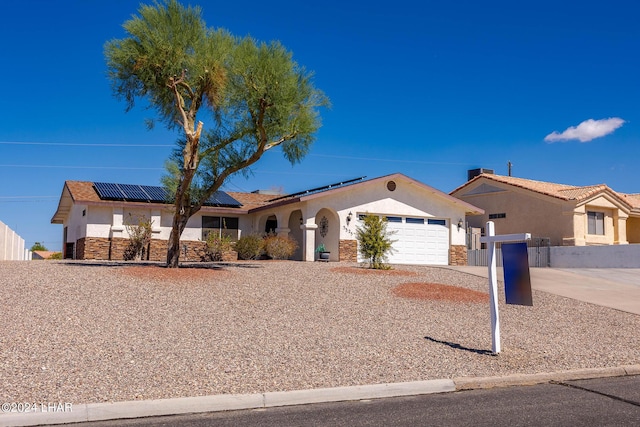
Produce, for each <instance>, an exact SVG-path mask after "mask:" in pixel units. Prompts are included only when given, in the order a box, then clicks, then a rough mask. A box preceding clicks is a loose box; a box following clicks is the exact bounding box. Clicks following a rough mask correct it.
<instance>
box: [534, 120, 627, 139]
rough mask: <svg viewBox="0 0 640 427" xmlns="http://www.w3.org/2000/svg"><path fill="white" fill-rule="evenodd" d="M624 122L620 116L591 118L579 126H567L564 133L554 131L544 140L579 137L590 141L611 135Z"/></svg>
mask: <svg viewBox="0 0 640 427" xmlns="http://www.w3.org/2000/svg"><path fill="white" fill-rule="evenodd" d="M624 123H625V121H624V120H622V119H621V118H619V117H610V118H608V119H601V120H593V119H589V120H585V121H584V122H582V123H580V124H579V125H578V126H571V127H570V128H567V129H566V130H565V131H564V132H562V133H558V131H553V132H551V133H550V134H549V135H547V136H545V137H544V140H545V141H547V142H557V141H570V140H572V139H577V140H578V141H580V142H589V141H591V140H592V139H596V138H600V137H601V136H605V135H609V134H610V133H612V132H613V131H615V130H616V129H618V128H619V127H620V126H622V125H623V124H624Z"/></svg>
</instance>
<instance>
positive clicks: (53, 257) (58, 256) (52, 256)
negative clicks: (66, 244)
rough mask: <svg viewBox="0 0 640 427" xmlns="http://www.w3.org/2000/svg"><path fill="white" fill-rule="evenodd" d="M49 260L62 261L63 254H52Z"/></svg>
mask: <svg viewBox="0 0 640 427" xmlns="http://www.w3.org/2000/svg"><path fill="white" fill-rule="evenodd" d="M49 259H62V252H55V253H53V254H51V256H50V257H49Z"/></svg>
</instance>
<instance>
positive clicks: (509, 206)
mask: <svg viewBox="0 0 640 427" xmlns="http://www.w3.org/2000/svg"><path fill="white" fill-rule="evenodd" d="M450 194H451V195H452V196H454V197H457V198H458V199H460V200H464V201H465V202H467V203H472V204H473V205H475V206H479V207H480V208H482V209H484V211H485V212H484V214H483V215H480V216H474V217H468V218H467V224H468V226H469V227H473V228H483V227H484V226H485V224H486V222H487V221H493V222H494V223H495V228H496V233H498V234H511V233H531V234H532V235H533V236H534V237H548V238H550V240H551V245H552V246H584V245H613V244H627V243H640V194H622V193H617V192H616V191H614V190H612V189H611V188H609V187H608V186H606V185H604V184H600V185H591V186H585V187H580V186H575V185H564V184H554V183H550V182H542V181H534V180H530V179H523V178H515V177H512V176H501V175H494V174H487V173H482V174H480V175H478V176H476V177H474V178H473V179H470V180H469V181H468V182H467V183H465V184H464V185H462V186H460V187H458V188H457V189H455V190H454V191H452V192H451V193H450Z"/></svg>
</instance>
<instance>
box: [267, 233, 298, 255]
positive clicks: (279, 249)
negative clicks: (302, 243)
mask: <svg viewBox="0 0 640 427" xmlns="http://www.w3.org/2000/svg"><path fill="white" fill-rule="evenodd" d="M297 248H298V242H296V241H295V240H293V239H292V238H291V237H288V236H287V237H283V236H276V235H273V234H269V235H268V236H267V237H265V238H264V250H265V252H266V253H267V255H268V256H270V257H271V258H273V259H288V258H289V257H290V256H291V255H293V253H294V252H295V251H296V249H297Z"/></svg>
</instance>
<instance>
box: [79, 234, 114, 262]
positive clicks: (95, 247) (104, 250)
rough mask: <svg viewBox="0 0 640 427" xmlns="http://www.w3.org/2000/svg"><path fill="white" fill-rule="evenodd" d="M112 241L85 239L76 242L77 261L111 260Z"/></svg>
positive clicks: (94, 238)
mask: <svg viewBox="0 0 640 427" xmlns="http://www.w3.org/2000/svg"><path fill="white" fill-rule="evenodd" d="M110 251H111V241H110V240H109V239H106V238H102V237H83V238H82V239H78V241H76V253H75V259H100V260H104V259H109V253H110Z"/></svg>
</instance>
